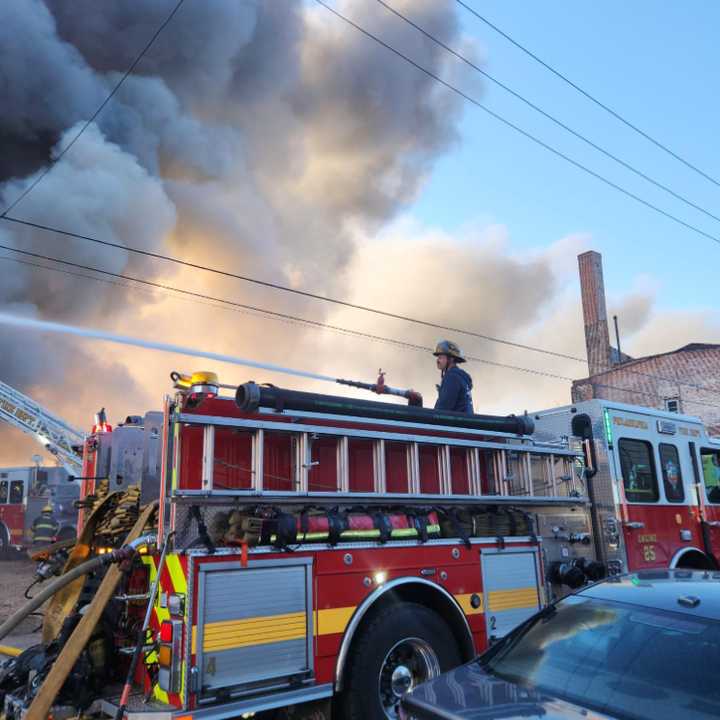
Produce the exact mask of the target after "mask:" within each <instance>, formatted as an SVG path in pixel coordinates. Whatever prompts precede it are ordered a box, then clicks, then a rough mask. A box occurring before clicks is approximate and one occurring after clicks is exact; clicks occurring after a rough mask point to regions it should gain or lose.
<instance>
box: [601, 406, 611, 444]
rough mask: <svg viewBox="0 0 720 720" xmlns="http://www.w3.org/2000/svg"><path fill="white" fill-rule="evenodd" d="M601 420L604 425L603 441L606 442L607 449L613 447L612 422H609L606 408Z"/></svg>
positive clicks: (608, 413)
mask: <svg viewBox="0 0 720 720" xmlns="http://www.w3.org/2000/svg"><path fill="white" fill-rule="evenodd" d="M603 420H604V424H605V440H606V441H607V444H608V447H609V448H612V446H613V434H612V422H611V421H610V412H609V410H608V409H607V408H605V409H604V410H603Z"/></svg>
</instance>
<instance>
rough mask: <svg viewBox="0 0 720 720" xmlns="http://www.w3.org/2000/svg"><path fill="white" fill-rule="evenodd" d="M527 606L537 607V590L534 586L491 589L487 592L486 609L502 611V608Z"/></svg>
mask: <svg viewBox="0 0 720 720" xmlns="http://www.w3.org/2000/svg"><path fill="white" fill-rule="evenodd" d="M527 607H538V591H537V588H536V587H525V588H517V589H515V590H493V591H491V592H489V593H488V609H489V611H490V612H502V611H503V610H515V609H517V608H527Z"/></svg>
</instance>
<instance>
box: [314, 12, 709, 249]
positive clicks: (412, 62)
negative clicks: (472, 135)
mask: <svg viewBox="0 0 720 720" xmlns="http://www.w3.org/2000/svg"><path fill="white" fill-rule="evenodd" d="M315 2H316V3H317V4H318V5H321V6H322V7H324V8H325V9H326V10H328V11H329V12H331V13H332V14H333V15H335V16H336V17H338V18H339V19H340V20H342V21H344V22H346V23H347V24H348V25H350V26H351V27H353V28H355V29H356V30H357V31H358V32H361V33H362V34H363V35H365V36H366V37H368V38H370V39H371V40H373V41H375V42H376V43H377V44H378V45H381V46H382V47H384V48H385V49H386V50H389V51H390V52H392V53H394V54H395V55H397V56H398V57H399V58H401V59H402V60H404V61H405V62H407V63H408V64H410V65H412V66H413V67H415V68H417V69H418V70H420V71H421V72H423V73H425V74H426V75H427V76H428V77H430V78H432V79H433V80H435V81H436V82H438V83H440V84H441V85H443V86H444V87H446V88H447V89H448V90H450V91H452V92H454V93H455V94H457V95H458V96H459V97H461V98H463V99H464V100H467V102H469V103H471V104H472V105H474V106H475V107H477V108H479V109H480V110H482V111H483V112H485V113H487V114H488V115H490V117H492V118H494V119H495V120H497V121H498V122H500V123H502V124H503V125H505V126H506V127H509V128H510V129H511V130H514V131H515V132H517V133H519V134H520V135H522V136H524V137H526V138H527V139H528V140H530V141H532V142H534V143H535V144H537V145H539V146H540V147H542V148H544V149H545V150H547V151H548V152H550V153H552V154H553V155H555V156H557V157H559V158H561V159H562V160H565V161H566V162H568V163H570V164H571V165H573V166H574V167H576V168H578V169H579V170H582V171H583V172H584V173H587V174H588V175H590V176H591V177H594V178H595V179H596V180H599V181H600V182H602V183H604V184H605V185H607V186H608V187H611V188H613V189H614V190H617V191H618V192H620V193H622V194H623V195H625V196H626V197H629V198H631V199H632V200H635V201H636V202H638V203H640V204H641V205H644V206H645V207H647V208H649V209H650V210H654V211H655V212H656V213H659V214H660V215H662V216H663V217H666V218H668V219H669V220H672V221H673V222H675V223H677V224H678V225H681V226H682V227H684V228H687V229H688V230H692V231H693V232H695V233H697V234H698V235H701V236H702V237H705V238H707V239H708V240H712V241H713V242H716V243H718V244H720V237H717V236H715V235H712V234H711V233H708V232H705V231H704V230H703V229H702V228H699V227H697V226H695V225H692V224H691V223H689V222H686V221H685V220H683V219H682V218H679V217H678V216H677V215H673V214H672V213H670V212H667V211H666V210H663V209H662V208H660V207H658V206H657V205H654V204H653V203H651V202H649V201H648V200H644V199H643V198H641V197H640V196H639V195H636V194H635V193H633V192H631V191H630V190H628V189H627V188H624V187H622V185H618V184H617V183H615V182H613V181H612V180H609V179H608V178H606V177H605V176H603V175H601V174H600V173H598V172H595V171H594V170H592V169H591V168H589V167H588V166H587V165H583V163H581V162H579V161H577V160H574V159H573V158H571V157H570V156H569V155H567V154H565V153H564V152H562V151H561V150H558V149H557V148H555V147H553V146H552V145H549V144H548V143H546V142H545V141H544V140H541V139H540V138H539V137H537V136H536V135H533V134H532V133H530V132H528V131H527V130H523V129H522V128H521V127H520V126H519V125H516V124H515V123H513V122H511V121H510V120H507V119H506V118H504V117H503V116H502V115H500V114H499V113H496V112H495V111H494V110H491V109H490V108H489V107H487V106H486V105H484V104H483V103H481V102H480V101H479V100H477V99H475V98H474V97H472V96H471V95H468V94H467V93H466V92H464V91H463V90H461V89H460V88H458V87H456V86H455V85H453V84H452V83H450V82H448V81H447V80H443V79H442V78H441V77H440V76H439V75H437V74H435V73H434V72H432V70H428V69H427V68H426V67H423V66H422V65H420V63H418V62H416V61H415V60H413V59H412V58H410V57H408V56H407V55H405V54H404V53H402V52H401V51H400V50H398V49H397V48H395V47H393V46H392V45H390V44H388V43H386V42H385V41H384V40H382V39H381V38H379V37H378V36H377V35H375V34H373V33H372V32H370V31H369V30H366V29H365V28H364V27H361V26H360V25H358V24H357V23H356V22H355V21H354V20H351V19H350V18H348V17H346V16H345V15H343V14H342V13H341V12H339V11H338V10H336V9H335V8H333V7H331V6H330V5H328V4H327V3H326V2H324V0H315Z"/></svg>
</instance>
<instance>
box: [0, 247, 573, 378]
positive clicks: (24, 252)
mask: <svg viewBox="0 0 720 720" xmlns="http://www.w3.org/2000/svg"><path fill="white" fill-rule="evenodd" d="M0 249H2V250H9V251H11V252H15V253H20V254H21V255H25V256H27V257H33V258H36V259H39V260H46V261H49V262H55V263H59V264H61V265H67V266H68V267H73V268H77V269H81V270H87V271H90V272H96V273H100V274H102V275H107V276H109V277H113V278H117V279H120V280H127V281H130V282H134V283H138V284H140V285H144V286H147V287H152V288H155V289H157V290H164V291H169V292H173V293H178V294H180V295H185V296H187V297H190V298H194V299H198V300H205V301H212V302H215V303H222V304H223V305H227V306H230V307H233V308H240V309H243V310H248V311H251V312H255V313H261V314H263V315H265V316H268V317H271V318H276V319H282V320H288V321H291V322H294V323H300V324H303V325H306V326H312V327H316V328H321V329H325V330H332V331H335V332H340V333H343V334H346V335H353V336H356V337H360V338H362V339H364V340H376V341H379V342H384V343H387V344H390V345H395V346H398V347H402V348H408V349H412V350H420V351H422V352H432V350H433V348H431V347H427V346H424V345H417V344H414V343H409V342H405V341H402V340H397V339H394V338H387V337H383V336H381V335H375V334H373V333H367V332H363V331H362V330H352V329H350V328H344V327H341V326H339V325H331V324H330V323H324V322H321V321H319V320H311V319H309V318H303V317H299V316H297V315H290V314H288V313H282V312H278V311H275V310H268V309H266V308H261V307H257V306H255V305H247V304H245V303H240V302H236V301H234V300H227V299H225V298H218V297H214V296H212V295H208V294H206V293H199V292H194V291H192V290H185V289H184V288H177V287H174V286H172V285H167V284H165V283H158V282H154V281H152V280H146V279H144V278H137V277H133V276H132V275H124V274H122V273H115V272H111V271H110V270H103V269H102V268H96V267H93V266H92V265H85V264H82V263H76V262H72V261H70V260H62V259H61V258H56V257H52V256H50V255H43V254H41V253H36V252H32V251H30V250H20V249H18V248H13V247H10V246H8V245H0ZM40 267H42V266H40ZM46 269H47V268H46ZM73 275H75V276H78V275H79V276H80V277H85V278H87V279H91V278H88V277H87V276H83V275H81V274H80V273H73ZM118 284H119V283H118ZM466 357H467V359H469V360H473V361H474V362H479V363H483V364H486V365H493V366H495V367H501V368H506V369H509V370H516V371H518V372H524V373H529V374H531V375H543V376H546V377H551V378H556V379H560V380H565V381H567V380H572V378H570V377H564V376H562V375H556V374H555V373H548V372H545V371H543V370H536V369H533V368H526V367H521V366H517V365H509V364H506V363H500V362H496V361H494V360H486V359H485V358H480V357H473V356H470V355H468V356H466Z"/></svg>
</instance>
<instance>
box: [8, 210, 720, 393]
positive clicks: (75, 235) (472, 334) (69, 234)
mask: <svg viewBox="0 0 720 720" xmlns="http://www.w3.org/2000/svg"><path fill="white" fill-rule="evenodd" d="M0 220H5V221H7V222H11V223H17V224H20V225H24V226H28V227H32V228H35V229H40V230H44V231H48V232H54V233H58V234H60V235H64V236H67V237H72V238H77V239H79V240H86V241H88V242H93V243H98V244H100V245H104V246H108V247H113V248H118V249H121V250H124V251H126V252H131V253H136V254H138V255H142V256H146V257H151V258H154V259H160V260H167V261H169V262H172V263H175V264H178V265H181V266H185V267H190V268H194V269H197V270H205V271H207V272H211V273H214V274H217V275H221V276H224V277H229V278H234V279H237V280H242V281H244V282H247V283H251V284H255V285H260V286H262V287H268V288H272V289H274V290H282V291H284V292H288V293H292V294H295V295H300V296H304V297H308V298H312V299H315V300H323V301H325V302H328V303H332V304H335V305H339V306H343V307H349V308H353V309H355V310H362V311H364V312H368V313H373V314H376V315H379V316H382V317H388V318H392V319H395V320H402V321H405V322H409V323H413V324H416V325H420V326H423V327H432V328H435V329H440V330H448V331H450V332H453V333H458V334H461V335H467V336H470V337H475V338H480V339H482V340H486V341H489V342H493V343H497V344H501V345H507V346H509V347H514V348H520V349H524V350H531V351H533V352H537V353H541V354H544V355H549V356H552V357H558V358H562V359H565V360H573V361H575V362H580V363H582V364H583V365H584V364H586V362H587V360H586V359H585V358H582V357H579V356H576V355H568V354H565V353H560V352H555V351H553V350H545V349H543V348H539V347H534V346H532V345H526V344H523V343H516V342H513V341H511V340H504V339H501V338H496V337H492V336H490V335H485V334H483V333H477V332H473V331H472V330H465V329H462V328H455V327H452V326H448V325H441V324H439V323H433V322H430V321H429V320H421V319H419V318H413V317H409V316H406V315H400V314H397V313H392V312H389V311H386V310H381V309H379V308H373V307H368V306H366V305H357V304H355V303H351V302H348V301H346V300H338V299H336V298H329V297H326V296H325V295H319V294H317V293H311V292H309V291H305V290H297V289H296V288H290V287H286V286H284V285H280V284H278V283H271V282H268V281H265V280H259V279H257V278H252V277H248V276H245V275H238V274H236V273H231V272H229V271H226V270H219V269H217V268H213V267H209V266H205V265H198V264H196V263H192V262H189V261H186V260H181V259H179V258H175V257H172V256H168V255H162V254H160V253H155V252H151V251H149V250H141V249H139V248H133V247H130V246H126V245H121V244H119V243H113V242H109V241H107V240H99V239H97V238H94V237H92V236H90V235H80V234H79V233H73V232H70V231H68V230H61V229H59V228H54V227H51V226H49V225H42V224H40V223H33V222H30V221H28V220H20V219H19V218H11V217H6V218H0ZM0 249H5V250H10V251H12V252H18V253H23V254H26V255H31V256H33V257H38V258H42V259H46V260H50V261H51V262H59V263H64V264H67V265H72V266H74V267H79V268H83V269H90V270H92V269H93V268H88V267H86V266H84V265H79V264H76V263H70V262H69V261H66V260H60V259H57V258H52V257H48V256H45V255H40V254H37V253H31V252H29V251H27V250H20V249H18V248H11V247H8V246H4V245H0ZM96 272H102V273H106V274H112V273H109V272H108V271H104V270H96ZM119 277H122V278H125V279H128V278H127V277H126V276H119ZM129 279H131V280H132V278H129ZM136 282H140V283H146V284H149V283H150V281H145V280H136ZM155 285H156V286H158V287H161V286H159V285H158V284H157V283H155ZM170 289H173V288H170ZM176 291H177V292H179V293H183V292H185V291H183V290H180V289H177V290H176ZM219 302H230V301H224V300H220V301H219ZM236 305H238V306H241V307H245V308H247V309H249V310H251V311H253V310H256V308H254V307H253V306H243V305H241V304H239V303H236ZM257 311H258V312H263V313H266V314H269V315H282V313H275V312H274V311H271V310H263V309H261V308H260V309H257ZM289 317H291V316H289ZM298 321H300V322H305V323H309V324H313V323H315V322H316V321H313V320H304V319H301V318H298ZM340 330H341V331H342V329H340ZM368 337H370V336H369V335H368ZM479 362H490V361H485V360H479ZM508 367H515V366H508ZM519 369H521V370H524V371H525V372H537V373H538V374H541V371H535V370H531V369H528V368H519ZM613 369H614V366H608V367H607V368H606V370H608V371H610V370H613ZM628 372H630V373H632V374H635V375H638V376H642V377H648V378H651V379H653V380H663V381H665V380H667V381H668V382H673V383H675V379H672V380H670V379H669V378H664V377H662V376H658V375H651V374H649V373H644V372H641V371H639V370H628ZM558 377H560V376H558ZM563 379H567V380H572V378H563ZM682 384H683V385H686V386H688V387H693V388H696V389H709V390H712V391H714V392H716V390H715V389H714V388H712V387H708V386H705V385H697V384H694V383H688V382H685V383H682Z"/></svg>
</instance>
